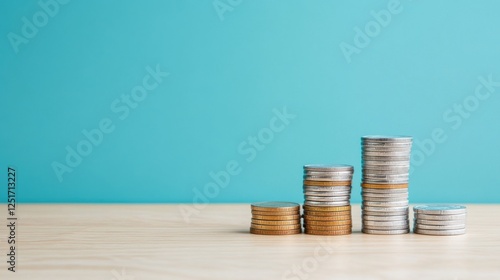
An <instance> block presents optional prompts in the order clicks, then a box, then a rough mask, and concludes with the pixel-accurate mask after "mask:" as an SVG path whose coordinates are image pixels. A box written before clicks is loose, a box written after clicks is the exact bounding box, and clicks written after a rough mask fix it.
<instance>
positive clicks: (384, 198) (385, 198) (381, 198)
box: [362, 195, 408, 202]
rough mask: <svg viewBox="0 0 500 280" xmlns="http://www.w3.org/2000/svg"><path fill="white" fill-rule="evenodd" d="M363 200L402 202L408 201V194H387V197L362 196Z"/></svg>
mask: <svg viewBox="0 0 500 280" xmlns="http://www.w3.org/2000/svg"><path fill="white" fill-rule="evenodd" d="M362 198H363V201H368V202H370V201H371V202H398V201H399V202H402V201H408V195H406V196H400V197H397V196H395V197H394V196H389V197H379V196H375V197H374V196H365V195H363V196H362Z"/></svg>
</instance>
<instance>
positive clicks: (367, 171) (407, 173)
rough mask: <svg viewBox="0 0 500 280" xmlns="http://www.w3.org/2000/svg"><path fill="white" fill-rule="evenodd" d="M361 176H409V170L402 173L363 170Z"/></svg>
mask: <svg viewBox="0 0 500 280" xmlns="http://www.w3.org/2000/svg"><path fill="white" fill-rule="evenodd" d="M361 174H367V175H406V176H408V175H410V172H409V170H404V171H393V170H373V169H363V170H362V171H361Z"/></svg>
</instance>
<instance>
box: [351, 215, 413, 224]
mask: <svg viewBox="0 0 500 280" xmlns="http://www.w3.org/2000/svg"><path fill="white" fill-rule="evenodd" d="M361 218H362V219H363V222H365V221H403V220H405V221H408V215H400V216H374V215H365V214H363V215H362V217H361Z"/></svg>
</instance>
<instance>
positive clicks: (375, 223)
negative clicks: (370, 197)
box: [363, 220, 409, 227]
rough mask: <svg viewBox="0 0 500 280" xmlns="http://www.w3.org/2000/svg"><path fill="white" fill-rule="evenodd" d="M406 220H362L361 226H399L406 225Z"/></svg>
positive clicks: (407, 223)
mask: <svg viewBox="0 0 500 280" xmlns="http://www.w3.org/2000/svg"><path fill="white" fill-rule="evenodd" d="M408 225H409V222H408V220H397V221H364V223H363V226H368V227H370V226H378V227H399V226H408Z"/></svg>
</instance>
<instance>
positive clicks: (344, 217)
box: [304, 212, 352, 221]
mask: <svg viewBox="0 0 500 280" xmlns="http://www.w3.org/2000/svg"><path fill="white" fill-rule="evenodd" d="M319 213H321V214H323V213H339V212H319ZM351 219H352V216H351V213H349V214H348V215H342V216H337V215H335V216H322V215H318V216H316V215H312V214H309V212H308V213H307V214H304V220H308V221H344V220H351Z"/></svg>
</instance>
